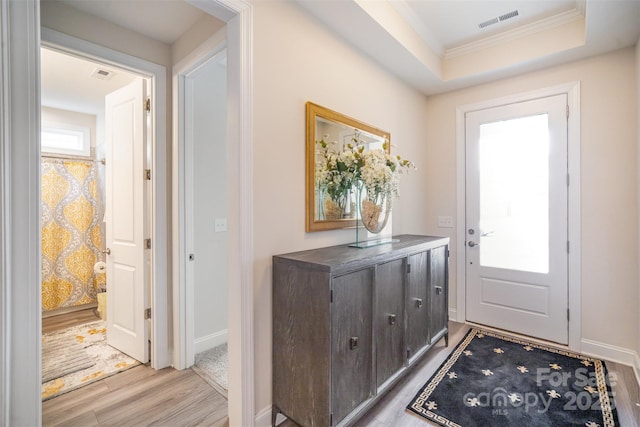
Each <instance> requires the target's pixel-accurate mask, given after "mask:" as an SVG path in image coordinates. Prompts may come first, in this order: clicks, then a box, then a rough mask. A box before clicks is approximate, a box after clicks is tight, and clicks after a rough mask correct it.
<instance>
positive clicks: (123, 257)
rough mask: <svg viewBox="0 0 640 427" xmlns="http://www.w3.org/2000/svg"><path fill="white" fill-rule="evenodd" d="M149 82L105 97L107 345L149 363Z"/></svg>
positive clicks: (140, 80)
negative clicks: (146, 108) (146, 102)
mask: <svg viewBox="0 0 640 427" xmlns="http://www.w3.org/2000/svg"><path fill="white" fill-rule="evenodd" d="M144 100H145V82H144V80H143V79H142V78H137V79H136V80H135V81H134V82H133V83H131V84H129V85H128V86H125V87H124V88H122V89H119V90H117V91H115V92H113V93H110V94H109V95H107V96H106V99H105V104H106V108H105V134H106V148H107V149H106V162H107V163H106V165H107V167H106V170H107V173H106V185H105V187H106V203H107V206H106V207H107V209H106V212H107V214H106V229H107V232H106V237H107V248H108V252H109V254H108V255H107V342H108V344H109V345H111V346H113V347H115V348H117V349H118V350H120V351H122V352H123V353H126V354H128V355H129V356H131V357H133V358H135V359H137V360H139V361H141V362H143V363H146V362H147V361H148V360H149V325H148V324H149V321H148V320H145V316H144V310H145V309H146V308H147V307H148V295H147V292H146V290H147V280H148V274H147V270H146V263H145V248H144V239H145V234H144V231H145V230H146V227H145V225H146V224H145V219H146V197H147V194H146V185H145V180H144V175H143V173H144V169H145V166H144V165H145V159H146V156H145V153H146V120H145V119H146V117H145V111H144Z"/></svg>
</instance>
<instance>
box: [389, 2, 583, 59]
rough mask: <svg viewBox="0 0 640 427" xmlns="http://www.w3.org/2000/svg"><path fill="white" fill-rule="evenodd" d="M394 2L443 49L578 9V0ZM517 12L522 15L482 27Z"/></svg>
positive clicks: (439, 48)
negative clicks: (481, 25)
mask: <svg viewBox="0 0 640 427" xmlns="http://www.w3.org/2000/svg"><path fill="white" fill-rule="evenodd" d="M391 4H392V5H393V6H394V7H395V8H396V10H397V11H398V12H399V13H400V14H401V15H402V16H403V17H404V18H405V19H406V20H407V22H409V23H411V24H412V26H413V27H414V29H416V30H417V31H419V33H420V34H421V36H423V39H425V41H427V42H428V43H429V44H430V45H431V47H432V48H433V49H434V50H437V51H440V52H442V51H444V49H450V48H454V47H457V46H459V45H461V44H464V43H468V42H471V41H474V40H478V39H480V38H483V37H487V36H491V35H494V34H497V33H500V32H503V31H507V30H511V29H513V28H515V27H517V26H519V25H523V24H529V23H532V22H535V21H537V20H540V19H543V18H547V17H549V16H552V15H556V14H558V13H561V12H565V11H568V10H571V9H575V8H576V0H554V1H550V0H510V1H505V0H493V1H491V0H485V1H479V0H475V1H473V0H454V1H452V0H449V1H433V0H432V1H425V0H405V1H399V0H396V1H393V2H391ZM513 11H518V15H517V16H515V17H513V18H508V19H504V20H502V21H500V19H497V21H498V22H496V23H492V24H490V25H487V26H483V27H482V28H481V27H480V24H481V23H488V22H495V20H496V18H499V17H501V16H504V15H506V14H509V13H510V12H513ZM423 32H424V34H422V33H423Z"/></svg>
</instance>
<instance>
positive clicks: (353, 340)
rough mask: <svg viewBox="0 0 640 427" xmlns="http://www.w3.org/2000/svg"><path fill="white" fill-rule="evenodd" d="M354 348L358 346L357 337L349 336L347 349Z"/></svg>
mask: <svg viewBox="0 0 640 427" xmlns="http://www.w3.org/2000/svg"><path fill="white" fill-rule="evenodd" d="M356 348H358V337H351V339H350V340H349V349H350V350H355V349H356Z"/></svg>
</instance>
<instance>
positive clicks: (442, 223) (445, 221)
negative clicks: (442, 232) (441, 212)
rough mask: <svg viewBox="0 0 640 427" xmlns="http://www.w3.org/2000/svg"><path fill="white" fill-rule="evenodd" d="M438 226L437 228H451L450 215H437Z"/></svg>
mask: <svg viewBox="0 0 640 427" xmlns="http://www.w3.org/2000/svg"><path fill="white" fill-rule="evenodd" d="M438 227H439V228H453V217H452V216H439V217H438Z"/></svg>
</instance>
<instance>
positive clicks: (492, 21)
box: [478, 10, 518, 28]
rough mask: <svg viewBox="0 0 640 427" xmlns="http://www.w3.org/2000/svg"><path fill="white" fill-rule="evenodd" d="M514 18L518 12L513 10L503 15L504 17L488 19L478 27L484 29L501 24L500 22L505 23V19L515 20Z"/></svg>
mask: <svg viewBox="0 0 640 427" xmlns="http://www.w3.org/2000/svg"><path fill="white" fill-rule="evenodd" d="M516 16H518V11H517V10H514V11H511V12H509V13H505V14H504V15H500V16H498V17H496V18H492V19H489V20H487V21H484V22H481V23H479V24H478V27H480V28H485V27H488V26H489V25H493V24H497V23H498V22H502V21H506V20H507V19H511V18H515V17H516Z"/></svg>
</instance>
